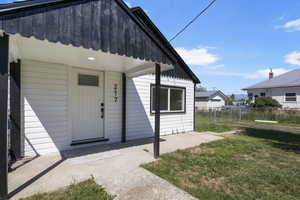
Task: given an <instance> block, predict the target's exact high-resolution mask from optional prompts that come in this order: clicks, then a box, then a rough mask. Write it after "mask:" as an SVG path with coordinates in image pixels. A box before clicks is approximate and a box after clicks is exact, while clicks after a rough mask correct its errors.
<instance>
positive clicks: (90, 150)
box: [8, 138, 166, 198]
mask: <svg viewBox="0 0 300 200" xmlns="http://www.w3.org/2000/svg"><path fill="white" fill-rule="evenodd" d="M153 140H154V139H153V138H146V139H138V140H132V141H128V142H126V143H115V144H105V145H103V144H102V145H98V146H91V147H83V148H78V149H75V150H70V151H64V152H61V156H62V159H61V160H59V161H57V162H55V163H54V164H52V165H51V166H45V169H44V170H43V171H42V172H40V173H38V174H37V175H35V176H34V177H32V178H31V179H29V180H28V181H26V182H25V183H23V184H22V185H20V186H19V187H17V188H16V189H14V190H13V191H11V192H10V193H9V194H8V197H9V198H12V197H13V196H15V195H16V194H18V193H19V192H21V191H22V190H24V189H25V188H27V187H28V186H30V185H31V184H33V183H34V182H35V181H37V180H38V179H40V178H41V177H43V176H44V175H46V174H47V173H49V172H50V171H51V170H53V169H55V168H56V167H58V166H59V165H60V164H62V163H63V162H64V161H66V160H67V159H71V158H76V157H80V156H85V155H92V154H97V153H101V152H106V151H112V150H119V149H124V148H129V147H135V146H136V147H138V146H142V145H147V144H153ZM164 141H166V140H164V139H160V142H164ZM37 157H40V156H37ZM37 157H34V158H32V159H29V160H28V161H24V163H23V164H22V165H20V166H18V167H16V168H15V169H14V171H15V170H18V169H19V168H20V169H21V168H22V167H23V166H25V165H26V164H28V163H30V162H31V161H33V160H34V159H36V158H37Z"/></svg>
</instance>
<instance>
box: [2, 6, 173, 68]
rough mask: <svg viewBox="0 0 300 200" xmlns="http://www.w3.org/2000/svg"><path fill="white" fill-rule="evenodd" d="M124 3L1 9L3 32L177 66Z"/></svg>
mask: <svg viewBox="0 0 300 200" xmlns="http://www.w3.org/2000/svg"><path fill="white" fill-rule="evenodd" d="M122 4H123V3H122V2H120V1H119V0H74V1H62V2H59V3H56V4H51V5H47V6H45V5H43V6H34V7H30V8H28V9H26V8H24V9H19V10H17V12H14V11H11V12H5V11H1V10H0V29H1V30H4V31H5V32H6V33H9V34H16V33H19V34H20V35H22V36H24V37H32V36H33V37H35V38H37V39H39V40H49V41H50V42H60V43H62V44H65V45H70V44H71V45H73V46H75V47H79V46H82V47H84V48H87V49H93V50H102V51H104V52H110V53H113V54H119V55H125V56H128V57H134V58H139V59H142V60H143V59H146V60H151V61H153V62H160V63H167V64H171V63H174V60H173V58H172V56H170V55H168V53H166V51H165V50H164V48H162V47H161V45H160V42H159V41H156V40H155V38H154V37H152V36H151V33H148V32H147V31H145V29H144V27H143V26H142V25H141V24H139V22H138V20H136V18H135V17H134V16H133V15H132V14H131V11H130V10H129V9H128V8H127V7H126V6H125V7H124V5H122ZM131 15H132V16H131Z"/></svg>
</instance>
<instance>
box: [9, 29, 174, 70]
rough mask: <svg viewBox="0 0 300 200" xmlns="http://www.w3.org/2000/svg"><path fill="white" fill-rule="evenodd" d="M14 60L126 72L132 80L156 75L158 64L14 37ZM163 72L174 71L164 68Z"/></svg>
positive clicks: (11, 46)
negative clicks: (140, 76) (147, 75)
mask: <svg viewBox="0 0 300 200" xmlns="http://www.w3.org/2000/svg"><path fill="white" fill-rule="evenodd" d="M10 59H11V61H16V60H17V59H27V60H36V61H41V62H49V63H57V64H63V65H69V66H74V67H80V68H88V69H95V70H101V71H114V72H125V73H126V74H128V75H130V76H137V75H139V74H140V75H145V74H151V73H154V72H155V63H153V62H151V61H146V60H140V59H134V58H133V57H126V56H120V55H118V54H111V53H105V52H102V51H94V50H91V49H85V48H83V47H73V46H71V45H63V44H61V43H52V42H49V41H46V40H44V41H41V40H37V39H35V38H32V37H31V38H26V37H22V36H20V35H18V34H17V35H10ZM161 66H162V71H164V70H167V69H173V67H172V66H171V65H165V64H161Z"/></svg>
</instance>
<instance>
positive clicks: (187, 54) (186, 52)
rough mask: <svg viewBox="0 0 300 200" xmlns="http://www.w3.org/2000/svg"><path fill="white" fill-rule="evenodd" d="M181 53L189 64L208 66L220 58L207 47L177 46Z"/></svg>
mask: <svg viewBox="0 0 300 200" xmlns="http://www.w3.org/2000/svg"><path fill="white" fill-rule="evenodd" d="M175 49H176V51H177V52H178V53H179V55H180V56H181V57H182V58H183V59H184V61H185V62H186V63H187V64H188V65H195V66H207V65H209V64H213V63H215V62H217V61H218V60H219V58H218V57H217V56H216V55H214V54H212V53H209V52H208V49H207V48H194V49H186V48H182V47H179V48H175Z"/></svg>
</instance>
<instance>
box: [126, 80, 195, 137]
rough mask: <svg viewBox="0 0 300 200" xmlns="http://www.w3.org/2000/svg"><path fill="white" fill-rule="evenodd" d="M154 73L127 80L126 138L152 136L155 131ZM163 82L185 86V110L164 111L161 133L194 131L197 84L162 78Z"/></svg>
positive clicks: (164, 83)
mask: <svg viewBox="0 0 300 200" xmlns="http://www.w3.org/2000/svg"><path fill="white" fill-rule="evenodd" d="M154 83H155V77H154V76H153V75H146V76H141V77H137V78H133V79H130V78H128V79H127V119H126V120H127V137H128V139H135V138H144V137H151V136H153V134H154V131H153V130H154V125H155V123H154V115H153V114H151V113H150V112H151V111H150V103H151V102H150V94H151V91H150V88H151V84H154ZM161 84H162V85H170V86H177V87H184V88H186V113H179V114H172V113H167V114H162V115H161V125H160V128H161V135H167V134H176V133H181V132H187V131H192V130H193V128H194V83H193V82H192V81H189V80H183V79H176V78H169V77H162V78H161Z"/></svg>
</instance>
